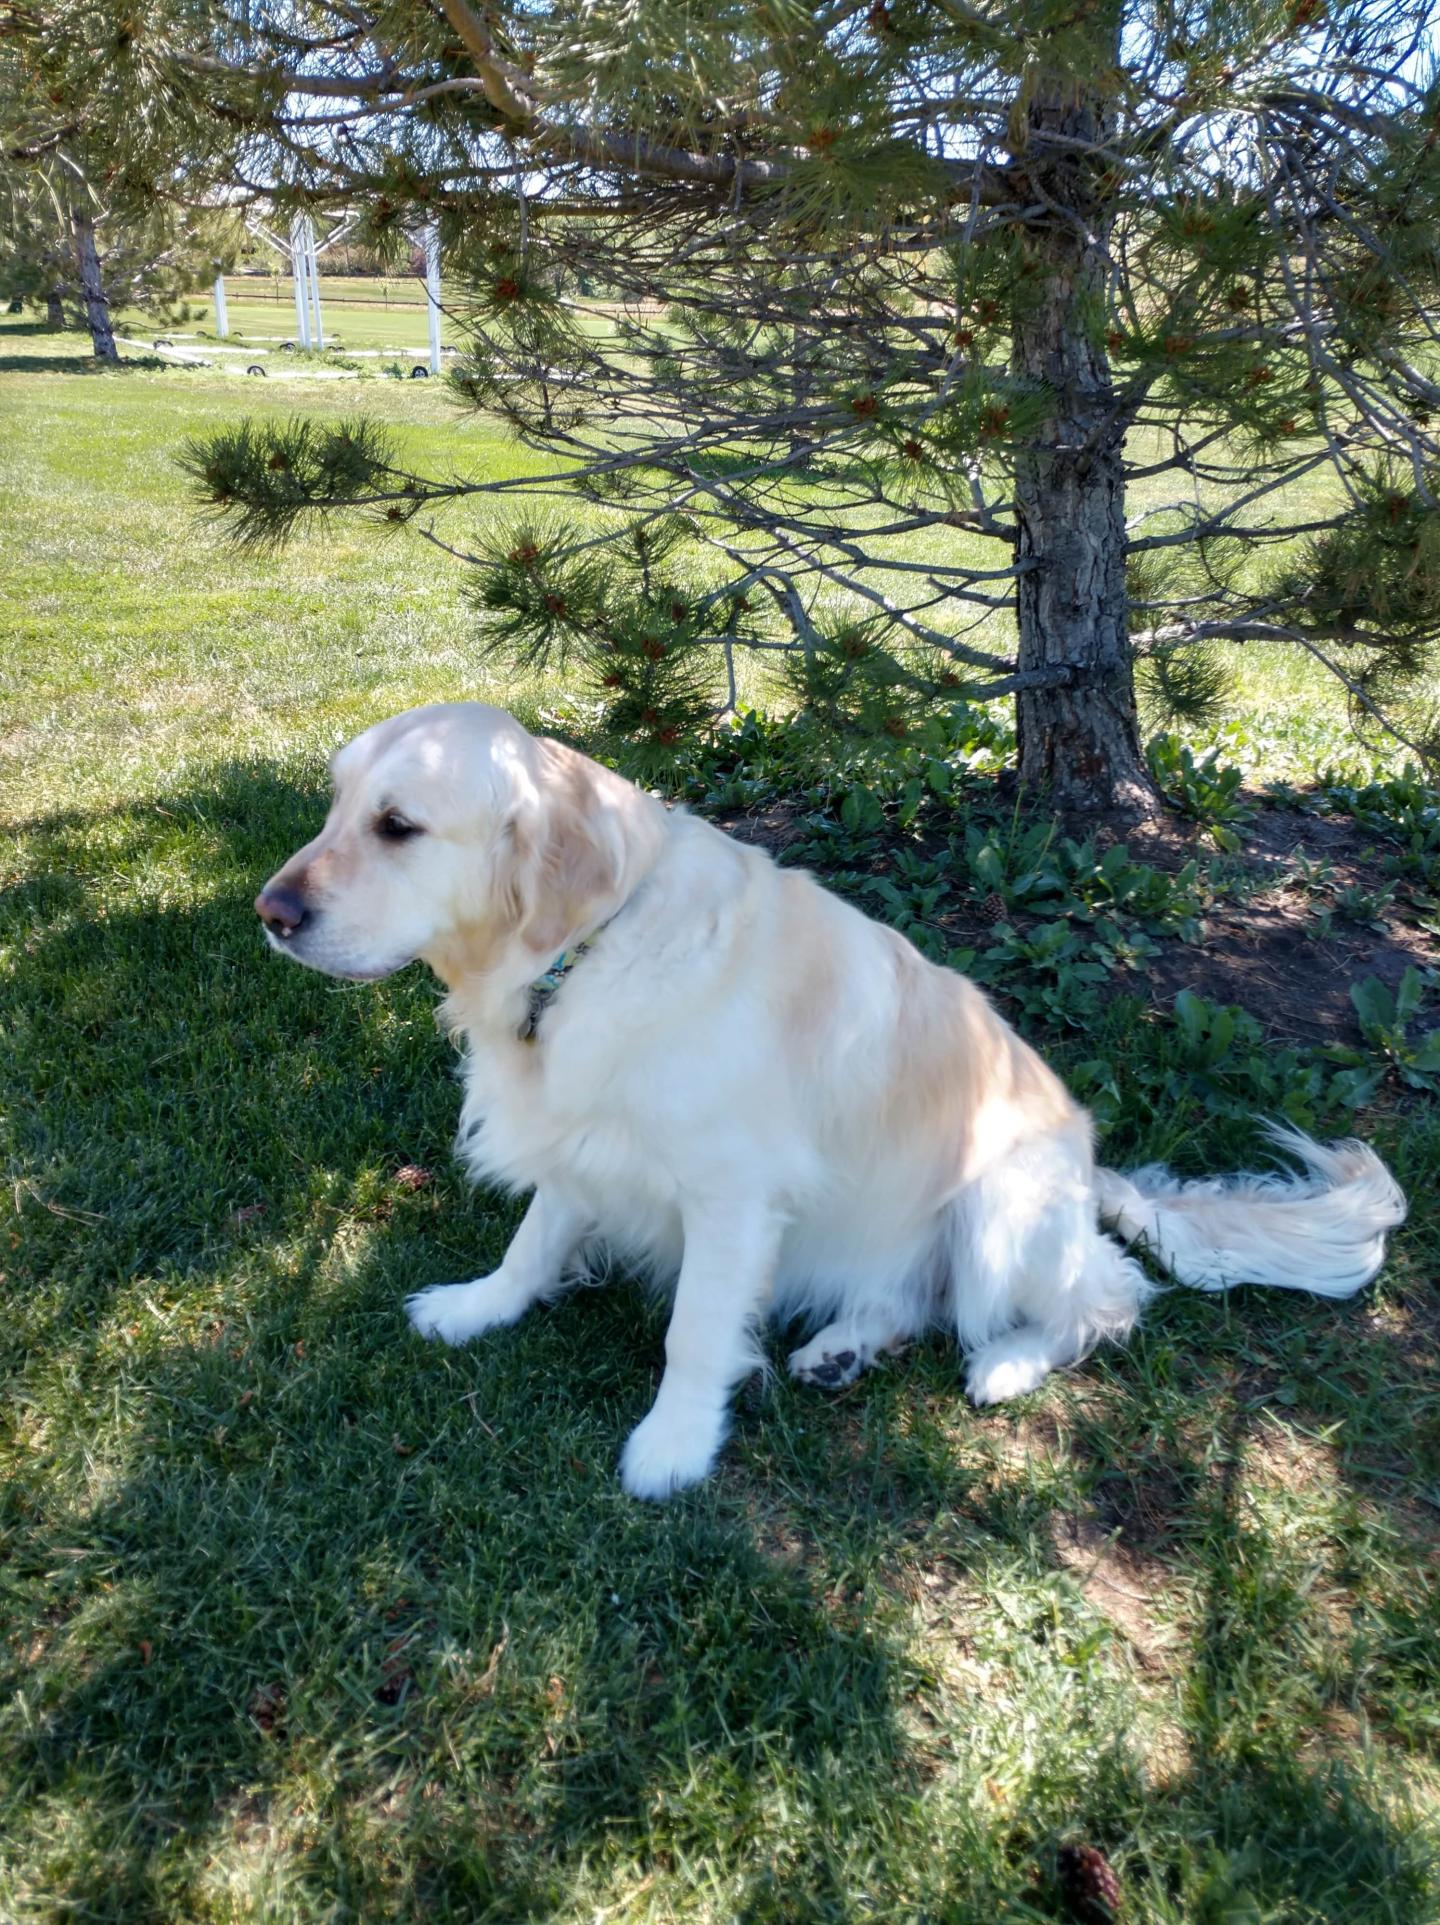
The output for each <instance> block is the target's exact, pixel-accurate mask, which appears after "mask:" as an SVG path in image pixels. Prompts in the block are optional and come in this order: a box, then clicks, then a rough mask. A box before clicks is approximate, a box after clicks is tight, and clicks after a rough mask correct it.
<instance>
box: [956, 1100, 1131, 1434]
mask: <svg viewBox="0 0 1440 1925" xmlns="http://www.w3.org/2000/svg"><path fill="white" fill-rule="evenodd" d="M954 1208H955V1229H954V1237H953V1241H952V1246H951V1249H952V1255H951V1313H952V1315H953V1316H954V1319H955V1328H956V1333H957V1335H958V1336H959V1338H960V1341H961V1344H962V1345H963V1347H964V1348H965V1349H966V1350H967V1351H969V1352H970V1358H969V1363H968V1365H967V1369H966V1387H967V1389H968V1390H969V1393H970V1396H971V1397H972V1398H973V1399H974V1401H975V1402H976V1403H977V1404H996V1403H1001V1402H1003V1401H1004V1400H1005V1399H1006V1398H1008V1397H1020V1396H1023V1395H1024V1394H1025V1392H1026V1391H1028V1390H1034V1388H1035V1387H1036V1385H1037V1384H1039V1383H1041V1382H1043V1380H1044V1379H1045V1378H1046V1377H1048V1376H1049V1374H1050V1372H1051V1371H1052V1370H1061V1369H1063V1368H1064V1367H1065V1366H1066V1365H1067V1364H1073V1363H1077V1362H1078V1361H1079V1360H1080V1358H1082V1357H1084V1356H1086V1355H1088V1353H1089V1352H1090V1351H1091V1350H1092V1349H1093V1348H1094V1346H1095V1345H1096V1344H1097V1343H1099V1342H1100V1341H1101V1340H1102V1339H1105V1338H1109V1339H1111V1340H1113V1341H1119V1340H1121V1339H1123V1338H1124V1337H1126V1336H1127V1335H1128V1334H1129V1332H1130V1331H1131V1330H1132V1329H1133V1328H1134V1325H1135V1323H1136V1321H1137V1319H1138V1318H1139V1315H1140V1312H1141V1310H1142V1308H1143V1307H1144V1304H1145V1300H1146V1298H1147V1297H1148V1296H1149V1294H1150V1291H1151V1285H1150V1284H1149V1282H1148V1280H1147V1279H1146V1277H1145V1273H1144V1272H1143V1271H1142V1270H1141V1268H1140V1266H1139V1264H1138V1263H1136V1262H1135V1260H1134V1258H1133V1257H1129V1256H1127V1255H1126V1254H1125V1252H1124V1251H1123V1250H1122V1249H1121V1248H1120V1246H1119V1245H1118V1244H1117V1243H1116V1242H1114V1241H1113V1239H1111V1238H1110V1237H1108V1236H1106V1235H1105V1234H1104V1232H1103V1231H1101V1229H1100V1228H1099V1225H1098V1223H1097V1221H1096V1206H1095V1200H1094V1197H1093V1194H1092V1192H1091V1186H1090V1170H1089V1157H1088V1149H1087V1146H1086V1145H1085V1144H1084V1143H1083V1141H1078V1140H1077V1139H1076V1138H1075V1137H1073V1136H1068V1137H1067V1136H1064V1135H1056V1136H1052V1137H1049V1138H1041V1139H1039V1140H1038V1141H1035V1142H1031V1143H1029V1144H1026V1145H1023V1146H1022V1147H1020V1148H1018V1149H1017V1150H1016V1151H1015V1152H1014V1153H1013V1154H1012V1155H1011V1156H1009V1157H1006V1158H1004V1159H1002V1160H1001V1161H1000V1162H998V1163H997V1164H996V1165H995V1166H994V1167H993V1168H992V1169H990V1170H988V1171H987V1172H986V1173H985V1175H984V1176H982V1177H981V1178H980V1179H979V1180H978V1181H977V1182H976V1183H974V1184H972V1185H971V1186H970V1187H969V1189H968V1190H966V1191H964V1192H962V1194H961V1195H960V1196H959V1197H958V1198H957V1199H956V1202H955V1206H954Z"/></svg>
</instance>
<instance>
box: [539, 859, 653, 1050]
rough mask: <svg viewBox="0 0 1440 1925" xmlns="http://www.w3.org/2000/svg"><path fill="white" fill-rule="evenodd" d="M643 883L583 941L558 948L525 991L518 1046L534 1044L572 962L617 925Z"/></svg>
mask: <svg viewBox="0 0 1440 1925" xmlns="http://www.w3.org/2000/svg"><path fill="white" fill-rule="evenodd" d="M647 880H648V878H647V877H645V876H642V877H641V878H640V880H639V882H638V883H636V885H635V887H634V888H633V889H632V890H631V891H630V893H629V895H628V896H627V897H626V898H625V900H624V902H622V903H621V905H620V907H619V908H618V909H617V910H616V911H615V913H614V915H611V916H607V917H606V918H605V920H604V922H602V923H601V924H599V926H598V927H597V928H595V929H592V930H591V931H590V934H589V935H588V936H586V937H585V939H584V941H583V942H576V943H572V944H571V945H570V947H569V948H568V949H562V950H561V951H560V954H559V955H558V956H557V957H556V958H555V960H554V962H553V963H551V965H550V967H549V968H548V969H547V970H546V971H545V974H544V975H543V976H537V977H536V978H535V980H534V982H533V983H531V985H530V987H529V989H528V990H527V991H526V997H527V1002H526V1009H525V1020H524V1022H523V1023H521V1025H520V1028H519V1030H518V1032H517V1033H518V1035H519V1037H520V1041H521V1042H522V1043H533V1042H534V1040H535V1037H536V1033H537V1031H538V1030H539V1028H540V1018H541V1017H542V1016H543V1015H544V1014H545V1011H546V1010H547V1009H548V1008H549V1007H550V1002H551V999H552V997H553V996H554V994H555V992H556V990H557V989H558V988H559V987H560V985H561V983H563V982H564V980H565V978H566V977H567V976H568V975H569V974H570V972H571V970H572V969H573V968H574V967H575V965H576V963H578V962H579V961H580V960H581V959H582V958H583V957H584V956H586V955H588V954H589V952H590V950H592V949H593V948H594V946H595V944H596V943H597V942H599V940H600V938H601V937H602V936H603V935H604V934H605V931H606V930H607V929H608V928H609V927H610V925H611V923H613V922H618V921H619V920H620V918H621V916H623V915H624V914H625V912H626V910H627V909H629V908H631V907H632V906H633V905H634V903H635V902H636V900H637V899H638V898H639V897H640V896H641V895H642V894H643V893H644V890H645V884H646V881H647Z"/></svg>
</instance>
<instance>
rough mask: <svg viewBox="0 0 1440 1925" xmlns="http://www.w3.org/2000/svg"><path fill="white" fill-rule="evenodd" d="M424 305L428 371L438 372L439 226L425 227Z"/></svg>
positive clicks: (432, 223)
mask: <svg viewBox="0 0 1440 1925" xmlns="http://www.w3.org/2000/svg"><path fill="white" fill-rule="evenodd" d="M425 306H426V309H427V310H428V318H429V321H430V372H431V373H432V374H438V373H439V372H440V228H439V224H438V223H437V222H435V221H431V222H430V224H429V226H428V227H427V228H426V229H425Z"/></svg>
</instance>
